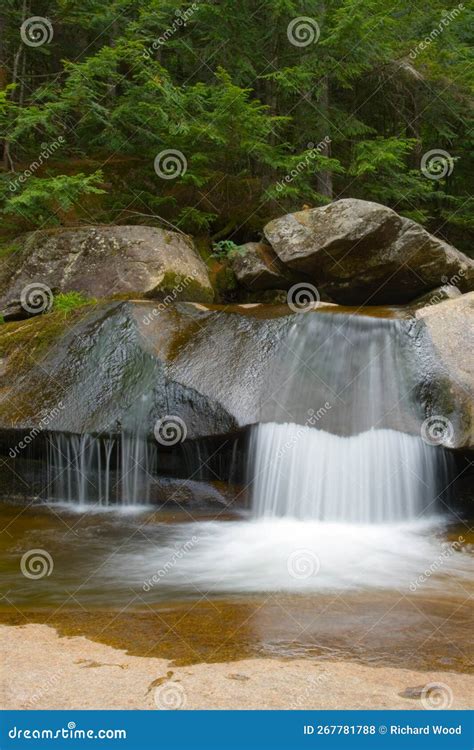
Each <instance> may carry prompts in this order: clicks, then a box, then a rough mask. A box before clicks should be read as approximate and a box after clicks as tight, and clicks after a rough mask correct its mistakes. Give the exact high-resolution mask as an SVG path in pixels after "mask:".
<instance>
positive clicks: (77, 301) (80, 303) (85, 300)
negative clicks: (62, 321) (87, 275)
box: [53, 292, 97, 315]
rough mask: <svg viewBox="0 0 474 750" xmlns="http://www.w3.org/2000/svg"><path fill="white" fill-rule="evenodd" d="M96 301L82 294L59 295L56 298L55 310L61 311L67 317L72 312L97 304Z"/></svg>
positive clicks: (68, 293)
mask: <svg viewBox="0 0 474 750" xmlns="http://www.w3.org/2000/svg"><path fill="white" fill-rule="evenodd" d="M96 301H97V300H95V299H94V298H91V297H86V295H85V294H82V292H67V293H65V294H57V295H56V296H55V298H54V303H53V310H57V311H61V312H62V313H64V314H66V315H67V314H68V313H69V312H71V311H72V310H77V308H78V307H84V305H90V304H95V302H96Z"/></svg>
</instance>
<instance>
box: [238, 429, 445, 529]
mask: <svg viewBox="0 0 474 750" xmlns="http://www.w3.org/2000/svg"><path fill="white" fill-rule="evenodd" d="M250 454H251V455H252V457H253V459H252V462H251V469H250V477H249V478H250V480H251V482H252V508H253V511H254V514H255V515H256V516H281V517H289V518H301V519H318V520H324V521H348V522H353V523H381V522H386V521H402V520H404V521H406V520H411V519H415V518H417V517H418V516H421V515H423V514H426V513H427V512H429V513H430V514H433V513H434V512H435V511H436V504H437V499H438V496H439V494H440V493H441V492H442V491H443V489H444V488H445V487H446V485H447V476H448V473H447V459H446V455H445V453H444V451H442V450H438V449H436V448H433V447H432V446H430V445H426V444H425V443H424V442H423V441H422V440H421V438H419V437H417V436H414V435H406V434H405V433H402V432H397V431H395V430H388V429H383V430H369V431H367V432H363V433H360V434H359V435H352V436H350V437H343V436H339V435H334V434H331V433H329V432H324V431H322V430H317V429H314V428H313V427H309V426H305V425H297V424H274V423H268V424H260V425H258V426H257V427H255V428H254V432H253V435H252V438H251V446H250Z"/></svg>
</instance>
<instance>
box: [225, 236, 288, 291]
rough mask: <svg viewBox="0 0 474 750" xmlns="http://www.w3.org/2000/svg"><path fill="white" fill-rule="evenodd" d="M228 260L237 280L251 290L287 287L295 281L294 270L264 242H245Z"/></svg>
mask: <svg viewBox="0 0 474 750" xmlns="http://www.w3.org/2000/svg"><path fill="white" fill-rule="evenodd" d="M230 260H231V267H232V270H233V271H234V273H235V276H236V278H237V281H239V283H240V284H242V286H244V287H246V288H247V289H249V290H251V291H263V290H267V289H288V288H289V287H290V286H291V285H292V284H294V283H295V274H294V272H293V273H292V272H291V271H290V270H289V269H288V268H287V267H286V266H285V265H284V263H282V262H281V260H280V259H279V257H278V255H276V253H275V251H274V250H273V248H272V246H271V245H268V244H267V243H266V242H247V243H246V244H245V245H241V246H240V247H239V250H238V251H237V252H235V253H234V254H233V255H232V257H231V259H230Z"/></svg>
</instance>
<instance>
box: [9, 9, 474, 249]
mask: <svg viewBox="0 0 474 750" xmlns="http://www.w3.org/2000/svg"><path fill="white" fill-rule="evenodd" d="M473 16H474V12H473V8H472V6H471V7H469V5H468V3H467V2H466V3H460V4H454V3H448V4H446V3H444V2H442V0H428V1H427V2H420V1H419V0H413V1H410V0H396V2H391V0H307V2H304V3H301V2H295V1H294V0H215V1H211V2H209V1H207V0H203V1H202V2H200V1H199V0H195V2H189V1H188V2H180V0H173V1H168V0H107V2H106V1H104V0H49V2H43V0H35V1H33V0H21V1H20V0H3V3H2V7H1V10H0V26H1V48H0V58H1V67H0V131H1V159H2V165H3V166H2V171H1V173H0V177H1V180H0V189H1V194H0V206H1V212H2V221H1V236H2V237H3V238H5V237H9V236H10V237H13V236H15V235H16V234H18V233H19V232H21V231H26V230H29V229H34V228H38V227H51V226H55V225H58V224H61V225H75V224H83V223H122V224H124V223H128V224H130V223H144V224H152V225H157V226H162V225H166V226H170V225H171V226H176V227H179V228H180V229H182V230H184V231H187V232H191V233H194V234H197V235H206V236H208V237H210V238H212V240H213V241H215V242H216V241H218V240H223V239H230V240H233V241H236V242H239V241H243V240H244V239H250V238H252V237H253V236H257V233H258V230H259V229H260V228H261V227H262V224H263V223H264V222H265V221H266V220H268V219H270V218H272V217H274V216H276V215H279V214H282V213H285V212H287V211H289V210H295V209H299V208H302V207H303V206H304V205H311V206H313V205H322V204H324V203H326V202H328V201H330V200H332V199H334V198H338V197H359V198H364V199H369V200H375V201H379V202H381V203H385V204H387V205H389V206H391V207H393V208H395V209H396V210H397V211H399V212H400V213H402V214H404V215H405V216H408V217H410V218H413V219H415V220H417V221H420V222H422V223H424V224H425V225H426V226H427V227H428V228H429V229H430V230H431V231H435V232H437V233H439V234H440V235H441V236H444V237H445V238H446V239H448V240H450V241H451V242H452V243H454V244H456V245H457V246H458V247H459V248H460V249H463V250H464V251H466V252H468V253H470V251H471V250H472V247H471V242H470V237H472V229H473V226H474V219H473V218H472V207H473V203H474V199H473V197H472V194H473V190H472V187H473V176H472V172H473V170H472V165H473V148H472V146H473V137H472V130H471V129H470V122H471V112H472V99H471V93H472V71H473V68H472V46H471V42H472V39H473V36H474V18H473ZM469 232H471V234H469Z"/></svg>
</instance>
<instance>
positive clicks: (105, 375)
mask: <svg viewBox="0 0 474 750" xmlns="http://www.w3.org/2000/svg"><path fill="white" fill-rule="evenodd" d="M45 317H46V316H43V317H42V318H35V319H34V320H32V321H27V322H24V323H22V324H20V325H22V326H24V327H25V328H26V326H29V328H28V330H27V331H26V332H25V334H24V335H25V336H27V337H28V336H31V337H32V338H31V340H32V341H33V340H35V335H37V333H38V329H39V328H40V326H41V325H42V323H43V322H44V320H45ZM10 325H13V324H10ZM287 325H288V318H287V317H280V318H275V319H268V320H259V319H258V318H256V317H251V316H247V315H236V314H228V313H224V312H219V311H214V310H209V309H207V308H198V307H196V306H195V305H192V304H185V303H183V304H178V305H176V306H173V305H166V304H164V303H157V304H156V305H155V304H154V303H152V302H146V301H144V302H115V303H108V304H102V305H98V306H97V307H96V308H94V309H93V311H92V312H90V313H88V314H87V315H86V316H85V317H84V318H82V319H81V320H79V321H78V322H76V323H75V325H74V326H72V327H71V328H69V327H68V326H66V327H65V328H61V329H59V330H58V332H57V334H54V335H52V337H51V343H50V345H49V347H48V349H47V350H45V352H44V355H43V357H42V359H41V361H40V362H39V363H38V364H36V365H35V364H34V361H33V360H32V359H30V358H28V357H27V358H26V359H25V360H24V361H23V362H22V371H21V372H19V371H18V364H17V362H18V360H15V355H14V353H11V354H10V355H9V356H7V357H5V362H4V367H3V369H2V371H0V429H9V428H12V427H15V428H17V429H24V430H28V429H30V428H32V427H34V426H38V424H39V423H40V422H41V420H43V422H42V424H41V429H43V430H52V431H64V432H74V433H82V432H87V433H94V434H95V433H102V432H112V433H115V432H119V431H121V430H122V429H127V428H128V427H132V428H134V427H135V422H136V419H137V414H138V415H139V419H140V421H142V420H143V424H140V428H141V429H143V431H144V432H145V433H147V434H148V435H149V436H150V437H151V438H152V437H153V434H154V426H155V423H156V421H157V420H158V419H161V418H162V417H164V416H166V415H172V416H177V417H179V418H180V419H182V420H183V422H184V423H185V425H186V436H187V437H188V438H193V437H202V436H206V435H216V434H223V433H226V432H229V431H230V430H234V429H235V428H236V427H237V426H239V425H245V424H248V423H250V422H252V421H254V419H255V415H256V414H257V410H258V403H259V398H260V393H261V391H262V389H263V388H264V385H265V377H266V373H267V370H268V366H269V362H270V361H271V358H272V356H273V354H274V352H275V350H276V348H277V346H278V341H279V331H281V330H284V328H285V327H286V326H287ZM9 340H10V338H9ZM23 368H24V369H23ZM144 395H145V396H146V398H147V403H146V405H145V406H146V408H144V409H141V403H142V398H143V396H144Z"/></svg>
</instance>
